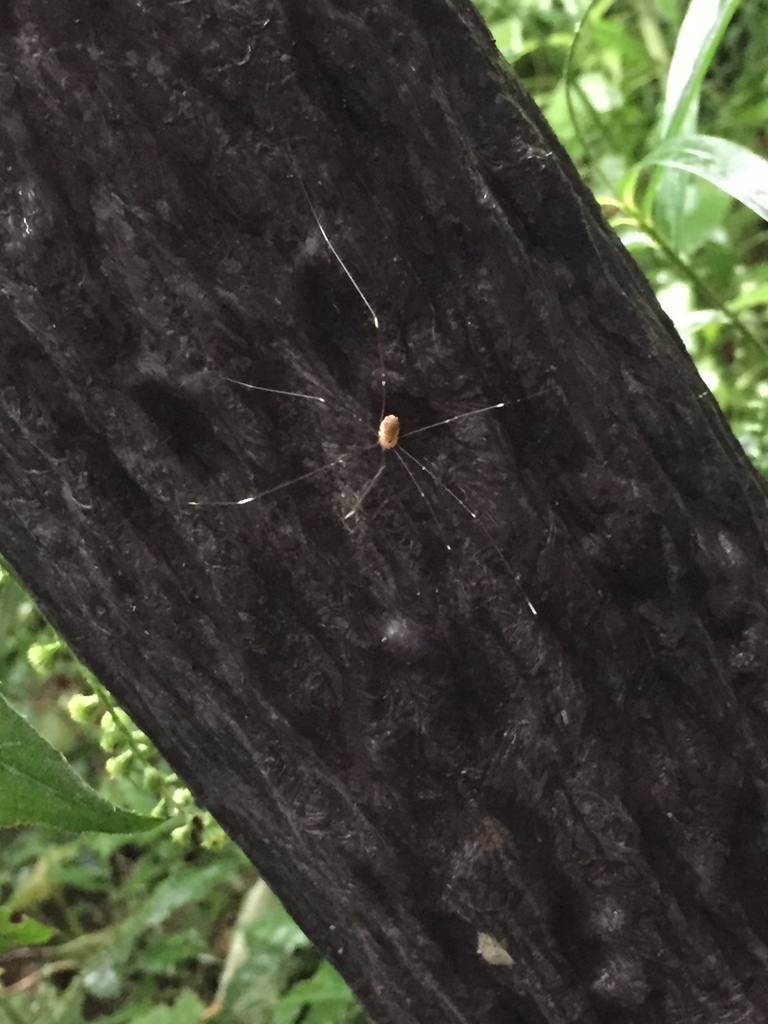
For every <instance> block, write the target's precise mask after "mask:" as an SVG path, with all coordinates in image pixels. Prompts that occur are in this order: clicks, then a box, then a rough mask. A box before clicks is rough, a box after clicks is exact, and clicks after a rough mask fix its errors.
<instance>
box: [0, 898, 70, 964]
mask: <svg viewBox="0 0 768 1024" xmlns="http://www.w3.org/2000/svg"><path fill="white" fill-rule="evenodd" d="M55 932H56V929H55V928H49V927H48V925H47V924H41V922H40V921H35V919H34V918H33V917H27V916H26V915H25V914H19V913H18V911H13V910H11V909H10V908H9V907H0V955H2V954H3V953H7V952H8V951H9V950H11V949H19V948H20V947H21V946H40V945H42V944H43V943H44V942H47V941H48V939H50V937H51V936H52V935H54V934H55Z"/></svg>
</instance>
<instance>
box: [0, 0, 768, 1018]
mask: <svg viewBox="0 0 768 1024" xmlns="http://www.w3.org/2000/svg"><path fill="white" fill-rule="evenodd" d="M477 7H478V9H479V10H480V12H481V13H482V14H483V16H484V17H485V18H486V20H487V22H488V24H489V26H490V28H491V30H492V32H493V33H494V35H495V37H496V40H497V43H498V45H499V48H500V50H501V51H502V53H503V54H504V56H505V57H506V58H507V60H509V62H510V63H511V64H512V66H513V67H514V70H515V72H516V73H517V74H518V75H519V76H520V77H521V78H522V80H523V81H524V83H525V84H526V86H527V87H528V89H529V90H530V91H531V92H532V94H533V95H534V97H535V98H536V100H537V102H538V103H539V105H540V106H541V107H542V109H543V110H544V112H545V114H546V116H547V118H548V119H549V122H550V124H551V125H552V127H553V129H554V130H555V132H556V133H557V135H558V136H559V138H560V139H561V141H562V142H563V143H564V145H565V146H566V147H567V149H568V151H569V152H570V154H571V157H572V158H573V160H574V162H575V163H576V165H577V167H578V168H579V170H580V172H581V174H582V175H583V177H584V179H585V180H586V181H587V182H588V183H589V184H590V186H591V187H592V188H593V190H594V192H595V194H596V196H597V197H598V199H599V201H600V202H601V203H602V205H603V209H604V212H605V214H606V217H607V218H608V219H609V220H610V221H611V223H612V224H613V225H614V227H615V228H616V230H617V231H618V232H619V234H620V235H621V237H622V239H623V241H624V243H625V244H626V245H627V247H628V248H629V249H630V250H631V252H632V253H633V254H634V256H635V258H636V259H637V260H638V262H639V263H640V264H641V266H642V267H643V269H644V271H645V273H646V274H647V276H648V278H649V280H650V281H651V283H652V285H653V287H654V289H655V291H656V294H657V296H658V298H659V300H660V302H661V304H662V305H663V307H664V309H665V310H666V311H667V313H668V314H669V316H670V317H671V318H672V319H673V321H674V323H675V325H676V327H677V329H678V331H679V332H680V334H681V336H682V337H683V339H684V341H685V343H686V345H687V346H688V349H689V351H690V352H691V354H692V356H693V357H694V359H695V360H696V362H697V365H698V367H699V370H700V372H701V374H702V376H703V377H704V380H705V381H706V383H707V385H708V386H709V387H710V388H711V389H712V391H713V392H714V394H715V396H716V398H717V399H718V401H719V402H720V404H721V406H722V408H723V409H724V410H725V412H726V413H727V415H728V416H729V418H730V420H731V423H732V425H733V428H734V430H735V432H736V434H737V436H738V437H739V439H740V440H741V443H742V445H743V446H744V448H745V450H746V451H747V453H748V454H749V455H750V457H751V458H752V459H753V461H754V462H755V464H756V465H757V466H758V467H759V468H760V469H761V470H762V471H763V472H765V470H766V468H768V446H767V445H766V430H765V426H766V416H767V415H768V413H767V412H766V410H767V409H768V403H766V394H767V392H768V385H767V384H766V361H767V360H768V343H767V342H766V330H765V326H766V304H767V303H768V269H767V268H766V264H765V255H766V246H767V243H768V236H767V235H766V230H765V223H764V218H766V217H767V216H768V208H767V207H766V203H768V165H767V164H766V162H765V161H764V159H763V156H762V154H763V152H764V150H765V148H766V144H767V142H768V137H767V136H766V130H765V125H766V124H768V88H767V86H768V47H767V46H766V45H765V25H766V23H768V22H767V20H766V14H768V11H767V10H766V3H765V2H754V0H751V2H749V3H739V2H735V0H693V2H692V3H691V4H690V7H689V5H688V4H686V3H683V2H679V0H623V2H617V3H610V2H608V0H602V2H593V3H590V4H587V3H585V2H583V0H477ZM686 12H687V16H686ZM0 692H2V693H3V694H4V695H5V697H6V698H7V699H8V700H9V701H10V702H11V703H12V704H14V705H15V706H16V707H17V708H19V709H21V710H22V711H23V713H24V715H25V716H26V717H27V718H28V720H29V721H31V722H32V724H34V726H35V727H36V728H37V729H38V731H39V732H40V733H42V735H43V736H45V737H46V738H47V739H48V740H49V741H50V742H51V743H52V744H53V746H55V747H56V748H57V749H59V750H62V751H63V752H65V753H66V755H67V758H68V759H69V761H70V763H71V764H72V765H73V766H74V767H75V768H76V770H77V771H78V773H79V774H80V775H81V776H82V777H83V778H85V779H87V780H89V781H90V782H91V783H92V784H94V785H95V786H97V787H98V788H99V790H100V791H101V792H102V793H103V794H104V795H106V796H107V797H108V798H109V799H111V800H112V801H113V802H115V803H118V804H119V805H120V806H122V807H125V808H128V809H130V810H134V811H137V812H139V813H142V814H149V813H154V814H155V815H156V816H157V817H158V822H159V826H158V829H156V830H154V831H152V832H150V833H144V834H140V835H136V836H133V837H131V838H130V839H126V837H125V836H114V835H101V834H92V833H91V834H86V835H82V836H73V835H69V834H68V835H64V836H62V834H61V833H59V832H52V831H47V830H45V829H42V828H18V829H13V830H11V829H6V830H4V831H0V903H1V904H2V906H0V968H2V969H3V970H4V981H5V986H6V988H5V992H4V995H3V998H1V999H0V1024H20V1022H26V1021H28V1020H30V1019H33V1020H35V1021H37V1022H40V1024H49V1022H50V1024H53V1022H57V1024H69V1022H72V1024H76V1022H80V1021H85V1020H88V1021H96V1022H99V1024H108V1022H109V1024H118V1022H131V1024H192V1022H197V1021H200V1020H203V1019H214V1018H215V1019H216V1020H217V1021H220V1022H221V1024H241V1022H243V1024H245V1022H248V1024H297V1022H298V1021H299V1020H301V1021H304V1022H307V1024H345V1022H349V1024H362V1022H363V1021H364V1020H365V1018H364V1016H363V1014H362V1013H361V1012H360V1011H359V1009H357V1008H356V1006H355V1004H354V1000H353V999H352V997H351V996H350V995H349V993H348V991H347V990H346V988H345V986H344V984H343V982H342V981H341V979H340V978H339V977H338V975H337V974H336V973H335V972H334V971H333V970H332V969H331V968H330V967H328V965H326V964H323V963H321V961H320V959H319V957H318V956H317V954H316V953H315V952H314V950H312V948H311V947H310V946H309V944H308V942H307V940H306V939H305V938H304V936H303V935H302V934H301V932H300V931H299V930H298V929H297V928H296V926H295V925H294V924H293V923H292V922H291V921H290V919H289V918H288V917H287V915H286V914H285V912H284V911H283V910H282V908H281V907H280V905H279V904H278V903H277V901H276V900H275V899H274V897H272V896H271V894H269V892H268V891H267V890H266V889H265V887H264V886H263V883H261V882H260V881H259V880H258V878H257V876H256V874H255V872H254V870H253V868H252V867H251V866H250V865H249V864H248V863H247V861H246V860H245V858H244V857H243V855H242V854H241V853H240V852H239V851H238V850H237V849H236V848H235V847H234V846H233V845H232V844H231V843H230V842H228V841H227V840H226V839H225V838H224V837H223V835H222V833H221V832H220V830H218V829H217V827H216V825H215V823H214V822H212V821H211V820H210V819H209V818H207V817H206V815H205V813H204V812H203V811H200V810H199V809H197V808H195V807H194V804H193V802H192V799H191V797H190V795H189V793H188V792H187V791H186V790H185V789H184V788H183V786H182V785H181V783H180V782H179V780H178V779H176V778H175V776H173V774H172V773H171V772H170V770H169V769H168V767H167V766H166V765H164V764H163V763H162V762H161V761H160V759H159V758H158V756H157V754H156V752H155V751H154V750H153V749H152V747H151V745H150V744H149V743H148V741H147V740H146V738H145V737H143V736H141V734H140V733H138V732H137V731H136V730H135V729H134V728H133V726H132V725H131V723H130V722H129V721H128V720H127V719H126V717H125V716H124V715H123V714H122V713H121V712H119V711H117V709H115V708H113V707H112V705H111V702H110V699H109V696H108V695H107V694H106V693H104V692H103V691H102V690H101V689H100V687H99V686H98V684H97V683H96V682H95V680H92V679H90V678H89V676H88V673H87V672H85V670H84V669H82V667H81V666H79V665H78V664H77V662H76V661H75V659H74V658H73V657H72V656H71V654H70V653H69V651H68V650H67V648H66V647H65V645H64V644H62V642H61V641H60V640H59V639H58V638H57V637H56V636H55V635H54V633H53V631H52V630H51V629H50V627H49V626H48V625H47V624H46V623H45V622H44V620H43V619H42V617H41V616H40V615H39V613H38V612H37V611H36V609H35V608H34V605H33V604H32V602H31V601H30V599H29V598H28V597H27V596H26V595H25V594H24V593H23V591H22V590H21V589H20V588H19V586H18V585H17V584H16V583H15V581H14V580H13V579H12V578H11V577H10V575H8V574H7V573H3V574H2V575H0ZM81 694H85V695H87V696H78V695H81ZM69 709H72V710H73V712H74V715H72V714H70V713H69Z"/></svg>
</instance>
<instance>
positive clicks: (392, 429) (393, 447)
mask: <svg viewBox="0 0 768 1024" xmlns="http://www.w3.org/2000/svg"><path fill="white" fill-rule="evenodd" d="M305 194H306V189H305ZM307 202H308V203H309V208H310V210H311V211H312V216H313V217H314V219H315V223H316V224H317V226H318V228H319V229H320V233H321V234H322V236H323V241H324V242H325V244H326V245H327V246H328V248H329V250H330V252H331V253H332V254H333V257H334V258H335V260H336V261H337V263H338V264H339V266H340V267H341V269H342V270H343V271H344V273H345V275H346V276H347V278H348V280H349V282H350V283H351V285H352V287H353V288H354V289H355V291H356V292H357V294H358V295H359V296H360V299H361V300H362V302H363V303H364V305H365V308H366V309H367V310H368V313H369V315H370V317H371V321H372V323H373V326H374V329H375V330H376V331H378V330H379V318H378V316H377V314H376V311H375V310H374V308H373V306H372V305H371V303H370V302H369V301H368V298H367V297H366V295H365V293H364V292H363V290H362V288H361V287H360V285H359V284H358V283H357V281H356V280H355V278H354V276H353V274H352V271H351V270H350V269H349V267H348V266H347V264H346V263H345V262H344V260H343V259H342V257H341V254H340V253H339V252H338V250H337V249H336V246H335V245H334V244H333V242H332V241H331V239H330V238H329V236H328V233H327V232H326V230H325V228H324V227H323V225H322V223H321V221H320V218H319V217H318V215H317V213H316V211H315V208H314V206H313V205H312V202H311V200H310V199H309V195H307ZM379 354H380V355H381V350H379ZM223 379H224V380H226V381H228V382H229V383H230V384H238V385H240V387H244V388H248V389H249V390H251V391H264V392H267V393H268V394H270V395H285V396H286V397H289V398H303V399H307V400H308V401H313V402H322V403H323V404H327V403H326V401H325V399H324V398H322V397H321V396H319V395H309V394H303V393H301V392H299V391H281V390H278V389H276V388H265V387H260V386H259V385H258V384H247V383H246V382H245V381H242V380H235V379H234V378H233V377H224V378H223ZM381 385H382V407H381V415H380V422H379V427H378V431H377V440H376V443H377V445H378V446H379V448H380V449H381V464H380V465H379V468H378V469H377V470H376V472H375V474H374V475H373V476H372V477H371V479H370V480H369V481H368V483H367V484H366V485H365V487H364V488H363V490H362V492H361V493H360V495H359V496H358V498H357V500H356V501H355V504H354V505H353V507H352V508H351V509H350V510H349V512H347V513H346V514H345V516H344V518H345V519H349V518H350V517H351V516H353V515H355V514H356V513H357V512H358V511H359V510H360V507H361V506H362V504H363V502H364V501H365V499H366V498H367V497H368V495H369V494H370V493H371V491H372V490H373V488H374V487H375V485H376V483H377V482H378V480H379V478H380V477H381V474H382V473H383V472H384V468H385V465H386V463H385V456H386V453H387V452H388V451H393V452H394V454H395V455H396V456H397V458H398V459H399V460H400V463H401V465H402V466H403V469H405V471H406V472H407V474H408V476H409V477H410V479H411V480H412V481H413V484H414V486H415V487H416V490H417V491H418V492H419V494H420V495H421V497H422V498H423V499H424V501H425V503H426V505H427V507H428V508H429V509H430V511H432V514H433V515H434V511H433V510H432V507H431V505H430V503H429V499H428V498H427V496H426V494H425V493H424V491H423V490H422V489H421V487H420V486H419V482H418V480H417V479H416V477H415V475H414V473H413V471H412V470H411V468H410V466H409V465H408V463H407V462H406V461H405V459H406V458H408V459H410V460H411V461H412V462H413V463H415V464H416V466H417V467H418V468H419V469H420V470H422V472H424V473H426V474H427V476H429V477H430V479H431V480H432V481H433V482H434V483H435V484H437V486H438V487H441V488H442V489H443V490H444V491H446V492H447V493H448V494H449V495H450V496H451V498H453V500H454V501H455V502H457V503H458V504H459V505H460V506H461V508H463V509H464V511H465V512H466V513H467V514H468V515H469V516H471V517H472V519H474V520H475V522H476V524H477V526H478V528H479V529H481V530H482V532H483V533H484V535H485V537H486V539H487V540H488V541H489V543H490V544H491V545H492V547H493V549H494V551H495V552H496V554H497V555H498V556H499V558H500V559H501V560H502V562H503V563H504V564H505V565H506V567H507V568H508V569H509V572H510V574H511V575H512V578H513V579H514V580H515V583H516V584H517V586H518V588H519V590H520V593H521V594H522V596H523V598H524V599H525V603H526V604H527V605H528V607H529V608H530V610H531V612H532V613H533V614H534V615H537V614H538V613H537V611H536V609H535V608H534V606H533V604H532V603H531V601H530V600H529V598H528V595H527V594H526V593H525V591H524V590H523V587H522V584H521V583H520V577H519V575H518V574H517V573H515V572H514V571H513V569H512V567H511V566H510V564H509V562H508V561H507V559H506V558H505V557H504V554H503V553H502V551H501V550H500V548H499V546H498V545H497V544H496V542H495V541H494V539H493V537H492V536H491V535H490V533H489V532H488V530H487V529H486V528H485V527H484V526H483V524H482V522H480V520H479V518H478V516H477V513H476V512H473V510H472V509H471V508H470V507H469V505H467V503H466V502H465V501H464V500H463V499H462V498H460V497H459V495H458V494H456V493H455V492H454V491H452V490H451V488H450V487H448V485H447V484H446V483H444V482H443V481H442V480H440V479H439V478H438V477H437V476H436V475H435V473H433V471H432V470H431V469H430V468H429V467H428V466H427V465H425V464H424V463H423V462H421V461H420V460H419V459H417V458H416V456H415V455H412V454H411V453H410V452H409V451H407V450H406V449H405V448H399V447H398V445H399V442H400V441H402V440H405V439H406V438H408V437H413V436H415V435H416V434H423V433H424V432H425V431H427V430H434V429H435V428H436V427H443V426H447V425H448V424H449V423H456V422H457V421H458V420H463V419H467V418H468V417H470V416H479V415H480V414H481V413H486V412H492V411H493V410H494V409H503V408H504V407H505V406H508V405H515V404H516V403H517V402H524V401H527V400H528V399H530V398H536V397H537V396H538V395H542V394H545V393H546V392H548V391H551V390H552V387H553V386H552V385H549V386H548V387H546V388H544V389H543V390H542V391H538V392H536V393H535V394H533V395H529V396H527V398H517V399H513V400H512V401H506V402H495V403H494V404H493V405H485V406H483V407H482V408H480V409H472V410H470V411H469V412H462V413H458V415H456V416H449V417H447V419H443V420H438V421H437V422H436V423H430V424H429V425H428V426H426V427H418V428H417V429H416V430H409V431H408V432H407V433H405V434H401V433H400V419H399V417H397V416H395V415H394V414H392V413H389V414H387V415H385V414H384V410H385V405H386V378H385V374H384V366H383V363H382V365H381ZM373 447H375V446H373V445H370V446H368V445H366V446H365V447H361V448H356V449H353V450H352V451H351V452H347V453H346V454H345V455H341V456H339V458H337V459H333V460H332V461H331V462H328V463H325V465H323V466H319V467H318V468H317V469H312V470H310V471H309V472H308V473H302V474H300V475H299V476H295V477H292V478H291V479H290V480H286V481H284V482H283V483H281V484H278V485H277V486H276V487H270V488H268V489H267V490H266V491H260V492H259V493H258V494H253V495H251V496H250V497H247V498H240V499H239V500H237V501H190V502H189V504H190V505H195V506H197V507H206V508H210V507H212V506H214V507H222V506H234V505H249V504H250V503H251V502H252V501H260V500H261V499H262V498H266V497H269V495H271V494H275V493H276V492H277V491H282V490H284V489H285V488H287V487H292V486H293V485H294V484H297V483H300V482H301V481H303V480H308V479H310V478H311V477H313V476H317V475H319V474H320V473H325V472H327V471H328V470H329V469H333V467H334V466H338V465H341V463H343V462H346V461H347V459H349V458H350V457H351V456H352V455H355V454H360V453H362V452H364V451H370V450H371V448H373ZM403 456H405V458H403ZM446 547H447V548H448V550H450V549H451V546H450V544H446Z"/></svg>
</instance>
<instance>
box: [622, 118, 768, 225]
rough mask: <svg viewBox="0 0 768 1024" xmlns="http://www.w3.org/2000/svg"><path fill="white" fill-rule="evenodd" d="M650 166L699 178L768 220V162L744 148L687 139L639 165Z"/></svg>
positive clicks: (659, 149) (706, 137) (668, 142)
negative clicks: (672, 169)
mask: <svg viewBox="0 0 768 1024" xmlns="http://www.w3.org/2000/svg"><path fill="white" fill-rule="evenodd" d="M648 164H660V165H662V166H664V167H674V168H676V169H678V170H681V171H688V172H689V173H690V174H696V175H698V177H700V178H704V179H705V180H706V181H709V182H711V183H712V184H713V185H716V186H717V187H718V188H720V189H722V190H723V192H727V193H728V195H731V196H733V198H734V199H738V200H739V202H740V203H743V204H744V205H745V206H747V207H749V209H750V210H753V211H754V212H755V213H756V214H757V215H758V216H759V217H763V218H765V219H766V220H768V160H765V159H764V158H763V157H761V156H758V155H757V154H756V153H753V152H752V151H751V150H749V149H745V147H744V146H739V145H738V144H737V143H735V142H729V141H728V140H727V139H719V138H717V137H716V136H713V135H688V136H684V137H681V138H676V139H667V140H666V141H665V142H662V143H661V145H659V146H657V147H656V148H655V149H653V150H652V151H651V152H650V153H649V154H648V155H647V156H646V157H644V158H643V160H642V161H641V162H640V166H643V165H648Z"/></svg>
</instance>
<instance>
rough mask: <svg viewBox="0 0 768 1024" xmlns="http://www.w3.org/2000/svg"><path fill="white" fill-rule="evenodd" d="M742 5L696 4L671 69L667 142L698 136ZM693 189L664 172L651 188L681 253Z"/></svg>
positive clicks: (697, 0) (664, 122)
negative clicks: (712, 80) (710, 77)
mask: <svg viewBox="0 0 768 1024" xmlns="http://www.w3.org/2000/svg"><path fill="white" fill-rule="evenodd" d="M740 3H741V0H691V4H690V6H689V8H688V11H687V12H686V15H685V18H684V19H683V24H682V25H681V26H680V32H679V34H678V37H677V42H676V44H675V52H674V53H673V55H672V61H671V63H670V66H669V74H668V76H667V88H666V92H665V96H664V109H663V111H662V115H661V121H660V125H659V137H660V139H661V140H662V141H665V140H670V139H674V138H676V137H679V136H680V135H691V134H693V133H694V132H695V131H696V124H697V121H698V109H699V96H700V94H701V83H702V82H703V80H704V76H705V75H706V73H707V70H708V69H709V66H710V64H711V63H712V58H713V57H714V55H715V53H716V51H717V48H718V46H719V45H720V41H721V39H722V38H723V34H724V32H725V30H726V28H727V27H728V23H729V22H730V20H731V18H732V17H733V15H734V13H735V11H736V9H737V8H738V7H739V5H740ZM688 184H689V183H688V182H687V180H686V178H685V176H684V175H681V174H679V173H678V172H677V170H676V169H675V168H674V167H667V166H665V169H664V171H663V172H662V173H660V174H656V175H654V177H653V179H652V181H651V183H650V184H649V186H648V192H647V202H648V203H653V210H654V217H655V220H656V222H657V224H658V225H659V227H660V229H661V230H662V232H663V233H664V234H665V235H666V237H667V239H668V241H669V242H671V243H672V245H673V246H675V248H680V247H681V243H680V238H679V228H680V224H681V220H682V218H683V216H684V214H685V212H688V213H690V203H689V202H688V201H687V192H688Z"/></svg>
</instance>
